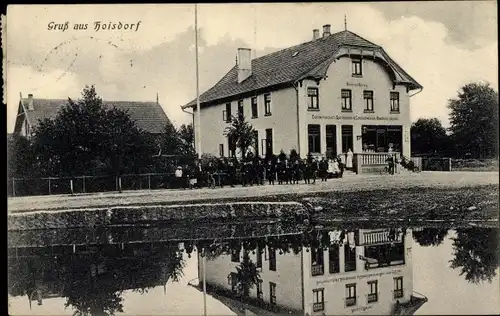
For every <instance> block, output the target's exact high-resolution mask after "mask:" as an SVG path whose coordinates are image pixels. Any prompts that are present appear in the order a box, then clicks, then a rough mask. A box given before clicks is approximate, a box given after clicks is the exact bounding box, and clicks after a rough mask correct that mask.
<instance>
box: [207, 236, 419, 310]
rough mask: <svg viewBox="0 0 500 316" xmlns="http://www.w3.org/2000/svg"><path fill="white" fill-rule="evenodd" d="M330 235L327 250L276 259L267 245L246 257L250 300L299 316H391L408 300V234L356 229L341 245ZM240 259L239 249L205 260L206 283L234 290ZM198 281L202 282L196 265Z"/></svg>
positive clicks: (410, 272) (312, 249)
mask: <svg viewBox="0 0 500 316" xmlns="http://www.w3.org/2000/svg"><path fill="white" fill-rule="evenodd" d="M394 232H395V233H394ZM329 234H330V241H331V244H330V245H329V246H328V249H326V250H325V249H324V247H323V248H321V249H318V248H315V247H308V248H306V247H303V248H302V249H301V250H300V252H299V253H298V254H294V253H293V252H291V253H281V254H280V252H279V251H277V250H273V249H270V248H269V247H268V246H266V247H265V248H264V249H262V251H256V253H255V254H252V253H249V254H248V255H249V257H250V260H252V261H253V262H255V263H256V264H257V266H258V267H259V269H260V278H261V280H262V282H261V284H260V286H258V287H254V288H253V289H252V290H251V292H250V293H249V294H250V297H253V298H257V299H258V300H261V301H262V302H265V303H268V304H270V305H271V306H272V305H276V306H279V307H282V308H284V309H286V310H288V311H295V312H298V313H299V314H303V315H347V314H353V313H354V314H368V315H390V314H391V313H392V312H393V310H394V308H395V307H396V303H397V302H399V303H401V304H404V303H407V302H409V301H410V299H411V297H412V294H413V266H412V254H411V250H412V234H411V231H409V230H408V231H406V233H404V232H402V231H397V230H396V231H393V233H391V232H390V230H388V229H368V230H366V229H360V230H356V231H352V232H348V233H347V234H346V238H340V239H343V240H340V239H339V238H338V237H339V234H340V231H330V232H329ZM390 235H392V236H393V238H390V237H389V236H390ZM242 258H243V250H242V251H240V252H239V253H232V254H227V255H221V256H219V257H217V258H216V259H214V260H206V261H205V262H206V263H205V275H206V283H207V284H209V285H211V286H213V287H216V288H220V289H225V290H228V291H234V290H235V288H234V287H235V281H234V279H235V277H234V274H235V273H236V271H237V270H236V267H237V266H238V265H239V264H240V261H241V260H242ZM199 259H200V258H199ZM199 262H200V263H201V262H202V260H201V259H200V260H199ZM199 276H200V281H203V273H202V266H201V264H199Z"/></svg>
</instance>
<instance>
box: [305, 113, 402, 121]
mask: <svg viewBox="0 0 500 316" xmlns="http://www.w3.org/2000/svg"><path fill="white" fill-rule="evenodd" d="M312 119H313V120H354V121H364V120H366V121H397V120H398V117H394V116H367V115H314V114H313V116H312Z"/></svg>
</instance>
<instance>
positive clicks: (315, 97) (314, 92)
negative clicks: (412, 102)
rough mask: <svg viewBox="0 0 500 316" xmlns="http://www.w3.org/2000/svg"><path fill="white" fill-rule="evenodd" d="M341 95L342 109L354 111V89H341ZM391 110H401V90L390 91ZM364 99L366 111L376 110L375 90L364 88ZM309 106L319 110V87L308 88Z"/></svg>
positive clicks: (396, 111)
mask: <svg viewBox="0 0 500 316" xmlns="http://www.w3.org/2000/svg"><path fill="white" fill-rule="evenodd" d="M340 95H341V107H342V111H344V112H350V111H352V90H350V89H342V90H341V91H340ZM389 99H390V102H389V105H390V110H391V112H392V113H398V112H399V92H390V97H389ZM363 100H364V111H365V112H374V107H373V91H371V90H364V91H363ZM307 108H308V109H309V110H313V111H317V110H319V90H318V88H307Z"/></svg>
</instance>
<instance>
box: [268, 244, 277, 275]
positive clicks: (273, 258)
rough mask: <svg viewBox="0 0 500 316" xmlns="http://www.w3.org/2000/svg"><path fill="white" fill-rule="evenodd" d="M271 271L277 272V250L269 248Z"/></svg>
mask: <svg viewBox="0 0 500 316" xmlns="http://www.w3.org/2000/svg"><path fill="white" fill-rule="evenodd" d="M268 253H269V271H276V270H277V269H276V249H274V248H269V249H268Z"/></svg>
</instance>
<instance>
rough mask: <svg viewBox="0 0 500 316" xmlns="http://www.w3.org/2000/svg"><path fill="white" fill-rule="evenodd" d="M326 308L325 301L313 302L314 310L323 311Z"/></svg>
mask: <svg viewBox="0 0 500 316" xmlns="http://www.w3.org/2000/svg"><path fill="white" fill-rule="evenodd" d="M324 310H325V303H324V302H319V303H313V312H321V311H324Z"/></svg>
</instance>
